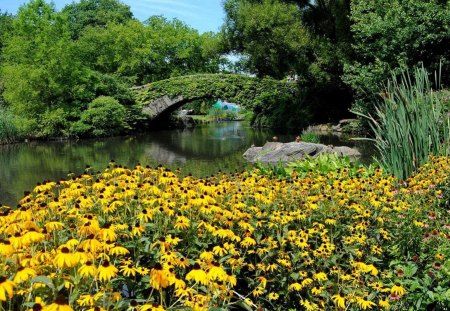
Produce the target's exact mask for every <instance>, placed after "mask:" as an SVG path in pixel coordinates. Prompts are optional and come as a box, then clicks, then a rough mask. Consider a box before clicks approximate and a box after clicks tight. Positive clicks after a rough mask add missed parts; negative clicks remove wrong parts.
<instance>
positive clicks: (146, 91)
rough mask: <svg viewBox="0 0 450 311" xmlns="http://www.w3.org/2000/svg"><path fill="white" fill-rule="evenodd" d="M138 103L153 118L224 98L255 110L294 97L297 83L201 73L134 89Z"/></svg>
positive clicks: (245, 76) (236, 75) (237, 75)
mask: <svg viewBox="0 0 450 311" xmlns="http://www.w3.org/2000/svg"><path fill="white" fill-rule="evenodd" d="M132 90H133V91H134V97H135V99H136V102H137V103H138V104H140V105H142V109H143V111H144V113H146V114H148V115H149V116H150V117H151V118H153V119H154V118H157V117H159V116H160V115H163V114H166V113H170V112H173V111H174V110H176V109H178V108H180V107H181V106H183V105H184V104H187V103H189V102H192V101H194V100H198V99H209V98H211V99H223V100H228V101H230V102H233V103H236V104H239V105H240V106H242V107H244V108H246V109H249V110H253V109H254V108H255V107H256V106H257V105H264V102H265V99H266V98H267V97H270V98H271V99H273V98H277V97H286V96H293V95H294V94H295V92H296V90H297V86H296V84H294V83H288V82H286V81H277V80H273V79H269V78H264V79H258V78H253V77H249V76H247V75H239V74H198V75H190V76H182V77H175V78H170V79H167V80H161V81H157V82H153V83H150V84H146V85H143V86H138V87H134V88H132Z"/></svg>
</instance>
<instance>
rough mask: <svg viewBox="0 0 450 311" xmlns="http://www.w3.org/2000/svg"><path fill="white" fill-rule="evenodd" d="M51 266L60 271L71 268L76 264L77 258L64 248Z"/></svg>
mask: <svg viewBox="0 0 450 311" xmlns="http://www.w3.org/2000/svg"><path fill="white" fill-rule="evenodd" d="M53 264H54V265H55V266H57V267H58V268H61V269H63V268H72V267H75V266H76V265H77V264H78V258H77V256H74V254H72V253H70V251H69V249H68V248H67V247H65V246H64V247H62V248H61V250H60V251H59V252H58V254H57V255H56V256H55V258H54V259H53Z"/></svg>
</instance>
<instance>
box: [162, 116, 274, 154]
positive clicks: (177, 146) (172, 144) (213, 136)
mask: <svg viewBox="0 0 450 311" xmlns="http://www.w3.org/2000/svg"><path fill="white" fill-rule="evenodd" d="M168 134H169V136H168V137H164V136H159V137H157V138H156V140H157V141H158V142H159V143H160V144H161V145H164V146H166V147H167V149H170V150H172V151H173V152H177V153H182V154H183V155H185V156H186V157H188V158H192V157H195V158H200V159H201V158H206V159H207V158H210V157H212V156H214V157H219V156H228V155H230V154H233V153H235V152H236V151H238V150H243V149H244V148H248V147H249V146H250V145H252V144H261V143H263V142H264V141H265V140H266V139H267V138H268V137H270V132H269V131H267V130H266V131H264V130H254V129H252V128H250V127H247V126H245V125H244V124H242V123H240V122H223V123H216V124H214V125H212V126H204V127H198V128H194V129H192V130H178V131H170V133H169V132H168Z"/></svg>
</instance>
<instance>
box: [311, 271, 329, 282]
mask: <svg viewBox="0 0 450 311" xmlns="http://www.w3.org/2000/svg"><path fill="white" fill-rule="evenodd" d="M313 279H314V280H316V281H319V282H321V281H326V280H328V277H327V275H326V274H325V273H324V272H317V273H316V274H314V275H313Z"/></svg>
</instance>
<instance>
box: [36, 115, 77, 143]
mask: <svg viewBox="0 0 450 311" xmlns="http://www.w3.org/2000/svg"><path fill="white" fill-rule="evenodd" d="M68 128H69V122H68V121H67V114H66V113H65V112H64V110H63V109H62V108H58V109H55V110H48V111H46V112H45V113H43V114H42V115H41V116H40V118H39V122H38V123H37V128H36V129H35V133H34V136H36V137H40V138H47V137H67V136H68V135H69V132H68Z"/></svg>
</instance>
